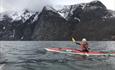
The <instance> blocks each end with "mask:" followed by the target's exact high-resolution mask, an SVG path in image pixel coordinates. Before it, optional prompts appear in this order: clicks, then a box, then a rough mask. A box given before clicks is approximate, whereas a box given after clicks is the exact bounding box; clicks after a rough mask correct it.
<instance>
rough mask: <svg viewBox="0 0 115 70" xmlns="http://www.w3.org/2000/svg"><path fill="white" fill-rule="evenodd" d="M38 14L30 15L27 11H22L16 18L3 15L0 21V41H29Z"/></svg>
mask: <svg viewBox="0 0 115 70" xmlns="http://www.w3.org/2000/svg"><path fill="white" fill-rule="evenodd" d="M36 16H37V17H38V13H37V12H36V13H35V14H34V13H33V14H31V12H29V11H27V10H26V11H24V13H22V15H20V16H18V15H17V14H16V13H15V15H10V14H8V13H7V14H3V16H2V19H1V20H0V40H31V35H32V32H33V30H34V26H35V24H34V23H33V22H35V21H36Z"/></svg>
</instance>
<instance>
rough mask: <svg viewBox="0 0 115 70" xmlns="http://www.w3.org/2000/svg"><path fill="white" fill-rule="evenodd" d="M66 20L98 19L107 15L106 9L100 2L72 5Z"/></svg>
mask: <svg viewBox="0 0 115 70" xmlns="http://www.w3.org/2000/svg"><path fill="white" fill-rule="evenodd" d="M70 8H71V9H70V10H71V13H69V14H68V16H67V18H68V20H72V21H73V20H75V19H76V18H77V19H80V20H81V21H88V20H95V19H100V18H101V17H103V16H105V15H106V14H107V9H106V7H105V6H104V5H103V4H102V3H101V2H100V1H93V2H90V3H83V4H78V5H72V6H71V7H70Z"/></svg>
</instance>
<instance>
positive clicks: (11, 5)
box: [0, 0, 115, 12]
mask: <svg viewBox="0 0 115 70" xmlns="http://www.w3.org/2000/svg"><path fill="white" fill-rule="evenodd" d="M90 1H93V0H0V12H3V11H6V10H23V9H26V8H28V9H31V10H41V9H42V8H43V6H45V5H52V6H55V5H71V4H78V3H86V2H90ZM100 1H101V2H102V3H103V4H104V5H106V7H107V8H108V9H111V10H115V0H100Z"/></svg>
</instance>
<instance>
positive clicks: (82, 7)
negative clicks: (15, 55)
mask: <svg viewBox="0 0 115 70" xmlns="http://www.w3.org/2000/svg"><path fill="white" fill-rule="evenodd" d="M114 15H115V12H114V11H111V10H108V9H107V8H106V7H105V6H104V4H103V3H101V2H100V1H92V2H90V3H81V4H76V5H66V6H63V7H62V8H60V9H57V8H56V7H51V6H45V7H44V8H43V10H42V11H41V12H38V11H37V12H33V11H29V10H24V11H21V12H13V11H12V12H4V13H2V14H0V16H1V17H0V40H70V39H71V37H72V36H75V35H76V34H77V35H78V37H79V38H78V40H81V38H82V37H86V38H88V39H89V40H115V34H114V33H115V31H114V30H115V27H114V26H115V24H114V22H115V17H114ZM97 35H99V36H98V37H97Z"/></svg>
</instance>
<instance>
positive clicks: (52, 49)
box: [45, 48, 115, 56]
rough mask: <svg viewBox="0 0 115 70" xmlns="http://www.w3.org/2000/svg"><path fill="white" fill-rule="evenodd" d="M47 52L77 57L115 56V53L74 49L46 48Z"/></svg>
mask: <svg viewBox="0 0 115 70" xmlns="http://www.w3.org/2000/svg"><path fill="white" fill-rule="evenodd" d="M45 50H47V51H49V52H53V53H65V54H75V55H87V56H90V55H108V56H109V55H115V52H112V53H110V52H96V51H90V52H82V51H80V50H78V49H74V48H45Z"/></svg>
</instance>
